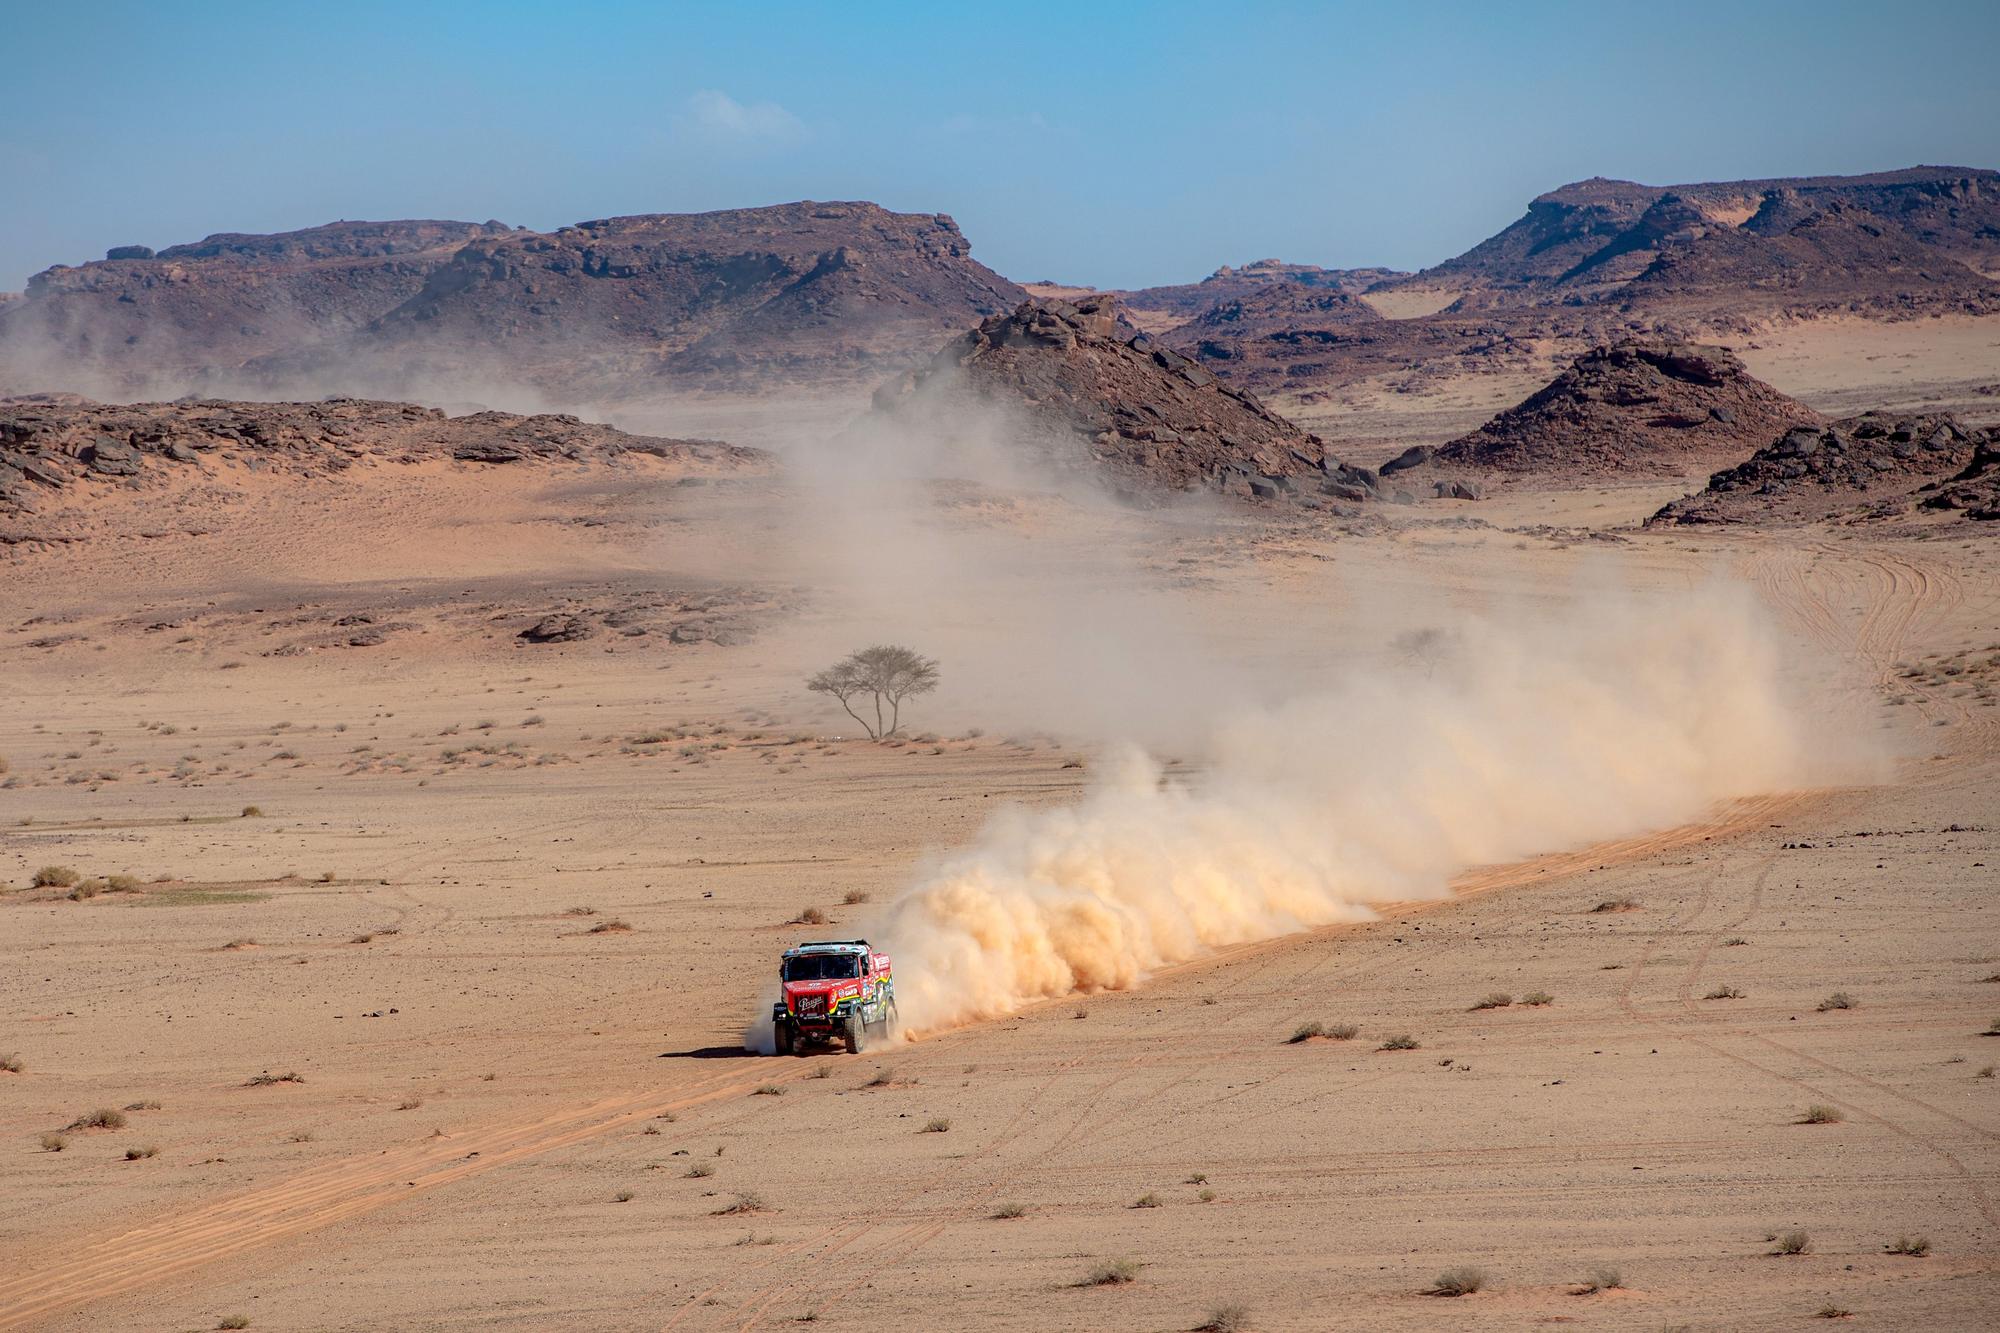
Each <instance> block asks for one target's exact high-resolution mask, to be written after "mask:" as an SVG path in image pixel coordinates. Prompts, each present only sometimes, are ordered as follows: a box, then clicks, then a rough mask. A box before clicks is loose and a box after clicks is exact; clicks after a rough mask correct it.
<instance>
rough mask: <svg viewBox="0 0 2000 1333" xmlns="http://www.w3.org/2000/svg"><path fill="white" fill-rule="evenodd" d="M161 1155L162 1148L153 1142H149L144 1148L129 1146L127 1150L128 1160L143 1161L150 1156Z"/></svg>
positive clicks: (126, 1158)
mask: <svg viewBox="0 0 2000 1333" xmlns="http://www.w3.org/2000/svg"><path fill="white" fill-rule="evenodd" d="M159 1155H160V1150H159V1149H158V1148H157V1147H154V1146H153V1145H151V1144H148V1145H147V1146H146V1147H144V1148H127V1149H126V1150H125V1160H126V1161H128V1162H143V1161H144V1160H146V1159H147V1158H148V1157H158V1156H159Z"/></svg>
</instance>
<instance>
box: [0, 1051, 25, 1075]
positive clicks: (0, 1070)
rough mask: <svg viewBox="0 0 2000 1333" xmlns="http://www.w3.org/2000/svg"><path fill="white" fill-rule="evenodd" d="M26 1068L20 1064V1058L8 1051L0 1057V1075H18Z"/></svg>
mask: <svg viewBox="0 0 2000 1333" xmlns="http://www.w3.org/2000/svg"><path fill="white" fill-rule="evenodd" d="M26 1068H27V1066H26V1065H24V1064H22V1063H21V1057H20V1056H18V1055H16V1054H14V1052H12V1051H9V1052H7V1054H5V1055H0V1074H18V1073H20V1072H21V1071H23V1070H24V1069H26Z"/></svg>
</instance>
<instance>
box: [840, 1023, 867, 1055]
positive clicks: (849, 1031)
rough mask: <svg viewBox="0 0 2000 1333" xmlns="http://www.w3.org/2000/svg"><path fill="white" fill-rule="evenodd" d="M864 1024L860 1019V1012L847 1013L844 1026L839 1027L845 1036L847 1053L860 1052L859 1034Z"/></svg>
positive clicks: (855, 1053)
mask: <svg viewBox="0 0 2000 1333" xmlns="http://www.w3.org/2000/svg"><path fill="white" fill-rule="evenodd" d="M865 1026H866V1025H865V1024H863V1023H862V1021H861V1015H860V1014H849V1015H848V1016H847V1023H846V1026H845V1027H843V1028H842V1029H841V1032H842V1035H843V1036H844V1037H845V1038H846V1041H847V1053H848V1054H849V1055H859V1054H861V1035H862V1030H863V1028H864V1027H865Z"/></svg>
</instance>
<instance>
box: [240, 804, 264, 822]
mask: <svg viewBox="0 0 2000 1333" xmlns="http://www.w3.org/2000/svg"><path fill="white" fill-rule="evenodd" d="M263 817H264V807H262V806H260V805H246V806H244V807H243V818H245V819H262V818H263Z"/></svg>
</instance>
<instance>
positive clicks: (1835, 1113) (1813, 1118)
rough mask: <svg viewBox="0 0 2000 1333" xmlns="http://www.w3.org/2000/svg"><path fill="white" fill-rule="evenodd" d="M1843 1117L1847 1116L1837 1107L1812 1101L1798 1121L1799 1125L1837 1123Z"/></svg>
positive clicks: (1843, 1118)
mask: <svg viewBox="0 0 2000 1333" xmlns="http://www.w3.org/2000/svg"><path fill="white" fill-rule="evenodd" d="M1845 1119H1847V1117H1846V1116H1845V1115H1843V1114H1842V1113H1841V1110H1840V1108H1839V1107H1837V1106H1828V1105H1826V1104H1825V1103H1823V1102H1814V1103H1813V1104H1812V1105H1811V1106H1808V1107H1807V1108H1806V1110H1805V1114H1804V1115H1802V1116H1800V1117H1799V1123H1800V1124H1801V1125H1837V1124H1839V1123H1840V1122H1841V1121H1843V1120H1845Z"/></svg>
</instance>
